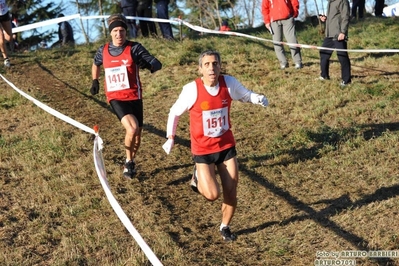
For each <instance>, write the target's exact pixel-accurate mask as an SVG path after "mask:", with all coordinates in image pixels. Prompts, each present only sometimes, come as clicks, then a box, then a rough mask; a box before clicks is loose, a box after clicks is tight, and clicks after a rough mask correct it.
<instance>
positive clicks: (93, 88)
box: [90, 79, 100, 95]
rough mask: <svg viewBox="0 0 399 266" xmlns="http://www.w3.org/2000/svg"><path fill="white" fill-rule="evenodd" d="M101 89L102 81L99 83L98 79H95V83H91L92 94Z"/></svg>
mask: <svg viewBox="0 0 399 266" xmlns="http://www.w3.org/2000/svg"><path fill="white" fill-rule="evenodd" d="M99 91H100V83H98V79H93V83H92V84H91V88H90V93H91V95H96V94H98V92H99Z"/></svg>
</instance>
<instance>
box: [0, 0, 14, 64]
mask: <svg viewBox="0 0 399 266" xmlns="http://www.w3.org/2000/svg"><path fill="white" fill-rule="evenodd" d="M6 41H8V42H9V43H10V46H11V47H10V48H11V49H10V50H11V52H13V51H14V41H13V39H12V26H11V17H10V12H9V10H8V6H7V3H6V1H5V0H0V49H1V54H2V55H3V58H4V66H5V67H10V66H11V63H10V59H9V58H8V55H7V46H6Z"/></svg>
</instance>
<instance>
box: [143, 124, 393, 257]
mask: <svg viewBox="0 0 399 266" xmlns="http://www.w3.org/2000/svg"><path fill="white" fill-rule="evenodd" d="M148 129H149V131H150V132H151V131H152V133H155V134H157V135H161V136H162V135H163V136H164V132H163V131H160V130H157V129H156V128H154V127H150V128H148ZM359 129H360V130H359ZM362 129H366V130H365V131H363V132H362V131H361V130H362ZM397 130H399V123H382V124H365V125H359V126H357V127H352V128H349V129H339V130H332V129H331V128H329V127H324V128H322V130H321V132H307V135H308V137H309V138H310V139H312V140H313V141H315V142H316V143H317V144H316V145H315V146H314V147H313V148H311V149H300V150H297V151H295V150H290V151H287V153H289V154H291V155H294V158H293V159H292V160H291V161H286V162H283V163H280V164H284V165H286V164H289V163H296V162H298V161H304V160H308V159H310V160H311V159H314V158H319V157H320V156H321V155H320V153H319V149H321V148H323V146H325V145H339V143H340V142H342V141H345V140H348V139H350V138H353V137H355V136H357V135H358V134H359V131H360V132H361V134H363V137H364V139H365V140H370V139H372V138H376V137H380V136H381V135H382V134H383V133H384V132H387V131H397ZM179 142H182V143H184V144H185V145H186V146H187V147H189V140H179ZM266 157H273V156H260V157H256V158H253V159H254V160H255V161H256V160H259V161H264V160H265V159H266ZM244 160H245V159H244ZM183 167H187V165H185V166H183ZM239 169H240V171H241V172H243V173H244V174H245V175H246V176H248V177H249V178H250V179H252V180H253V181H254V182H256V183H258V184H260V185H262V186H263V187H265V188H266V189H268V190H270V191H271V192H272V193H273V194H274V195H276V196H278V197H280V198H282V199H284V200H285V201H286V202H287V203H289V204H290V205H291V206H292V207H293V208H295V209H297V210H300V211H302V212H304V214H303V215H294V216H292V217H290V218H288V219H285V220H282V221H281V220H279V221H269V222H266V223H263V224H260V225H258V226H255V227H251V228H247V229H243V230H240V231H237V232H236V233H237V234H238V235H243V234H250V233H256V232H258V231H259V230H263V229H265V228H268V227H270V226H273V225H279V226H284V225H288V224H290V223H292V222H300V221H304V220H313V221H314V222H315V223H317V224H319V225H321V226H322V227H324V228H326V229H328V230H330V231H332V232H334V234H335V235H337V236H339V237H341V238H342V239H344V240H346V241H347V242H349V243H351V244H352V245H353V246H355V247H357V248H358V250H361V251H369V250H371V249H369V248H368V246H369V242H368V241H367V240H366V239H364V238H362V237H361V236H358V235H356V234H355V233H352V232H350V231H348V230H346V229H345V228H343V227H341V226H340V225H339V224H337V223H336V222H334V221H333V220H331V219H330V217H332V216H335V215H338V214H340V213H342V212H344V211H345V210H351V209H354V208H359V207H363V206H367V205H368V204H370V203H374V202H381V201H384V200H388V199H390V198H394V197H396V196H398V195H399V184H397V185H393V186H390V187H382V188H380V189H377V190H376V191H375V192H374V193H372V194H369V195H366V196H364V197H363V198H361V199H359V200H357V201H354V202H352V201H351V199H350V198H349V195H348V194H345V195H342V196H341V197H339V198H336V199H328V200H323V201H319V202H314V203H310V204H307V203H304V202H302V201H301V200H299V199H298V198H296V197H294V196H293V195H291V194H290V193H289V192H288V191H286V190H284V189H283V188H280V187H278V186H276V185H275V184H273V183H272V182H269V181H268V180H267V179H265V178H264V177H263V176H261V175H259V174H257V173H256V172H255V171H253V170H250V169H248V168H247V167H246V166H245V165H243V164H240V166H239ZM189 178H190V175H188V176H185V177H183V178H180V179H178V180H175V181H173V182H170V183H169V184H168V185H177V184H180V183H182V182H187V181H188V180H189ZM320 203H324V204H329V206H328V207H326V208H324V209H322V210H320V211H317V210H316V209H314V208H312V207H311V205H315V204H320ZM173 239H174V240H175V241H177V242H179V240H178V239H176V238H173ZM379 249H380V248H379V247H375V248H373V250H379ZM369 259H370V260H372V261H374V262H375V263H377V264H378V265H395V261H394V260H392V259H390V258H369Z"/></svg>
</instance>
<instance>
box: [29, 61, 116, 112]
mask: <svg viewBox="0 0 399 266" xmlns="http://www.w3.org/2000/svg"><path fill="white" fill-rule="evenodd" d="M35 61H36V63H37V65H38V66H39V67H40V68H41V69H43V71H45V72H47V73H48V74H50V75H51V76H53V77H54V78H55V79H56V80H58V81H59V82H61V83H63V84H64V85H65V86H67V87H68V88H70V89H72V90H74V91H75V92H77V93H79V94H80V95H81V96H83V97H84V98H88V99H92V100H93V101H95V102H96V103H98V105H100V106H101V107H103V108H104V109H107V110H108V111H110V112H111V113H113V111H112V109H111V107H110V105H109V104H108V103H106V102H104V101H101V100H99V99H97V98H95V97H94V96H89V95H88V94H86V93H83V92H81V91H80V90H78V89H77V88H75V87H74V86H72V85H70V84H69V83H67V82H65V81H64V80H62V79H60V78H58V77H57V76H56V75H54V74H53V72H51V70H49V69H48V68H46V67H45V66H43V65H42V64H41V63H40V61H39V60H35ZM87 86H88V88H87V92H89V86H91V84H88V85H87Z"/></svg>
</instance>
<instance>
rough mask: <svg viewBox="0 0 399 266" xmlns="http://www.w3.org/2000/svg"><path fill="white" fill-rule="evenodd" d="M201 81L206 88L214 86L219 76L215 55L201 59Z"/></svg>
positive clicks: (218, 64) (218, 66)
mask: <svg viewBox="0 0 399 266" xmlns="http://www.w3.org/2000/svg"><path fill="white" fill-rule="evenodd" d="M199 71H200V73H201V74H202V80H203V82H204V85H206V86H216V85H217V84H218V79H219V75H220V63H219V62H218V59H217V57H216V56H215V55H206V56H204V57H203V58H202V66H200V67H199Z"/></svg>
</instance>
